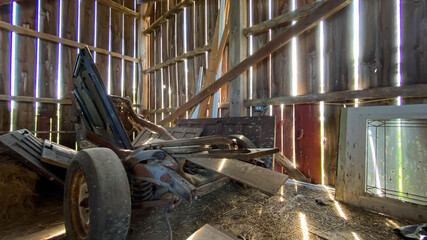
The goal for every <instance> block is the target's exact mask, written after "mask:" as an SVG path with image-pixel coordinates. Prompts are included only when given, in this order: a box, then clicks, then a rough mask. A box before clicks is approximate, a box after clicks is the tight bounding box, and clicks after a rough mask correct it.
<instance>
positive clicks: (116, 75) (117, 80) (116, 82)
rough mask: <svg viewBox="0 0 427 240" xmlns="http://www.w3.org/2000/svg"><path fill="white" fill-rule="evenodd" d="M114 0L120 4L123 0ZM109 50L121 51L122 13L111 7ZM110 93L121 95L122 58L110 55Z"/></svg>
mask: <svg viewBox="0 0 427 240" xmlns="http://www.w3.org/2000/svg"><path fill="white" fill-rule="evenodd" d="M114 2H116V3H119V4H122V3H123V0H114ZM110 11H111V16H110V18H111V39H110V41H111V51H112V52H116V53H121V52H122V36H123V17H122V13H120V12H118V11H116V10H114V9H111V10H110ZM110 64H111V65H110V67H111V68H110V94H112V95H117V96H122V91H123V89H122V71H123V69H122V60H121V59H119V58H115V57H111V63H110Z"/></svg>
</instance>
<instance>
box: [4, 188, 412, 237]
mask: <svg viewBox="0 0 427 240" xmlns="http://www.w3.org/2000/svg"><path fill="white" fill-rule="evenodd" d="M330 193H331V191H330V190H329V191H327V190H326V189H325V188H324V187H322V186H317V185H307V184H301V183H297V184H294V182H293V181H288V182H287V184H286V185H285V187H284V190H283V196H284V197H282V198H281V197H280V196H273V197H268V196H266V195H264V194H262V193H260V192H259V191H257V190H255V189H250V188H248V189H245V188H243V187H242V186H240V185H238V184H236V183H229V184H227V185H226V186H225V187H223V188H221V189H220V190H218V191H216V192H214V193H211V194H208V195H206V196H204V197H202V198H200V199H198V200H196V201H194V202H193V203H192V204H191V205H190V206H188V205H187V204H182V205H180V206H178V207H177V208H176V209H175V211H173V212H172V213H170V214H168V218H169V221H170V224H171V227H172V234H173V238H174V239H186V238H187V237H189V236H190V235H191V234H192V233H193V232H195V231H196V230H197V229H199V228H200V227H202V226H203V225H205V224H206V223H208V224H210V225H211V226H213V227H215V228H218V229H220V230H222V231H226V232H228V233H231V234H232V235H234V236H236V238H237V239H304V234H307V236H308V237H309V239H356V240H357V239H390V240H391V239H400V238H399V237H398V236H397V235H396V234H395V233H394V232H393V228H395V227H396V226H403V225H408V224H410V222H405V221H400V220H396V219H392V218H389V217H386V216H382V215H379V214H375V213H371V212H368V211H365V210H362V209H359V208H352V207H349V206H346V205H343V204H339V203H336V202H334V201H333V200H332V199H331V197H332V196H333V193H332V194H330ZM316 200H317V202H316ZM61 203H62V202H61V196H59V195H56V196H55V195H52V194H51V196H50V203H49V205H47V206H46V205H45V206H43V207H42V208H37V209H36V211H35V213H34V214H32V215H30V216H23V217H22V218H20V219H18V220H16V221H14V222H12V223H9V224H2V226H1V227H0V232H1V233H2V234H1V237H0V239H65V235H64V234H63V221H62V207H61ZM337 206H339V208H341V210H342V214H340V212H339V210H338V208H337ZM304 219H305V222H306V226H307V228H304V221H302V220H304ZM302 226H303V227H302ZM167 229H168V228H167V225H166V221H165V215H164V209H157V210H152V211H148V212H135V211H134V212H133V216H132V224H131V228H130V231H129V234H128V239H167V238H168V234H169V233H168V230H167ZM303 229H306V231H303Z"/></svg>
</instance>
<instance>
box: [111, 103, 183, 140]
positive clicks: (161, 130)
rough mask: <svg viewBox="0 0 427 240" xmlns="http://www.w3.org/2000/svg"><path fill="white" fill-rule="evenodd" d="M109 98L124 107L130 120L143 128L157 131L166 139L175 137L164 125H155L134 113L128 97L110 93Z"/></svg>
mask: <svg viewBox="0 0 427 240" xmlns="http://www.w3.org/2000/svg"><path fill="white" fill-rule="evenodd" d="M110 97H111V99H112V100H113V103H114V105H116V106H120V107H124V108H126V110H127V111H128V113H129V116H130V117H131V118H132V120H133V121H134V122H136V123H138V124H139V125H140V126H141V127H143V128H148V129H150V130H152V131H154V132H157V133H159V134H161V135H162V136H164V137H165V138H166V139H169V140H173V139H175V137H174V136H172V134H170V133H169V132H168V131H167V130H166V129H165V128H164V127H162V126H160V125H157V124H155V123H152V122H150V121H148V120H146V119H144V118H143V117H142V116H141V115H139V114H136V113H135V112H134V111H133V109H132V103H131V102H130V100H129V99H127V98H123V97H119V96H114V95H110Z"/></svg>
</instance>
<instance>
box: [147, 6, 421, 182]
mask: <svg viewBox="0 0 427 240" xmlns="http://www.w3.org/2000/svg"><path fill="white" fill-rule="evenodd" d="M169 2H173V1H169ZM216 2H217V1H214V0H212V1H207V3H208V4H207V5H206V4H205V2H204V1H196V2H195V3H193V5H190V6H188V7H187V9H186V21H185V22H186V24H187V28H186V29H187V31H189V32H187V34H190V36H193V38H191V37H188V36H187V41H186V43H187V45H186V46H187V48H186V49H184V43H183V39H184V36H183V34H184V33H183V32H184V31H183V29H184V28H183V24H184V19H183V14H184V13H183V11H181V12H179V13H178V14H177V15H176V16H175V17H174V18H172V19H169V22H168V24H169V26H171V25H173V24H176V29H171V28H169V31H168V34H169V35H168V38H172V39H175V43H172V44H170V46H171V50H170V52H169V53H170V54H169V56H168V57H169V59H170V58H172V57H174V56H179V55H181V54H182V53H184V52H185V51H191V50H192V49H194V48H197V47H202V46H204V45H205V44H206V43H209V42H210V40H211V35H212V32H213V31H212V29H213V27H214V20H215V19H216V18H215V15H216V14H217V13H215V11H214V9H217V5H216V4H217V3H216ZM292 2H295V4H296V6H295V7H296V8H300V7H302V6H304V5H306V4H311V3H313V2H314V0H277V1H266V0H248V4H247V6H248V9H247V11H248V14H247V15H248V18H249V19H248V23H251V24H252V25H253V24H257V23H259V22H262V21H265V20H268V19H269V18H272V17H276V16H279V15H282V14H284V13H287V12H289V11H291V6H292ZM356 3H359V24H358V25H359V28H358V31H359V45H358V46H357V47H355V46H356V45H355V44H356V42H355V41H354V37H353V36H354V34H355V33H356V32H357V31H356V30H355V28H354V26H357V24H354V19H355V18H354V9H355V4H356ZM169 4H170V6H172V5H173V4H174V3H172V5H171V3H169ZM269 4H271V6H270V5H269ZM213 5H215V8H212V6H213ZM250 6H251V7H250ZM400 8H401V12H400V14H399V13H398V12H397V5H396V1H372V0H355V1H353V3H352V4H350V5H349V6H347V7H345V8H344V9H342V10H341V11H339V12H338V13H336V14H334V15H333V16H331V17H330V18H328V19H327V20H325V21H324V22H323V23H322V24H323V39H321V37H322V36H321V34H320V31H321V27H320V25H317V26H315V27H314V28H313V29H311V30H309V31H307V32H305V33H303V34H302V35H301V36H299V37H297V38H296V39H295V44H296V53H297V54H296V59H293V58H292V45H293V43H290V44H287V45H286V46H284V47H282V48H280V49H279V50H278V51H276V52H274V53H273V54H271V56H269V57H267V58H266V59H264V60H262V61H261V62H259V63H257V64H256V65H254V66H252V74H250V77H249V78H248V81H249V82H248V89H247V93H248V98H251V99H262V98H270V97H280V96H290V95H293V91H292V88H293V83H292V79H293V78H294V77H296V79H297V88H296V90H297V91H296V94H297V95H303V94H310V93H322V92H333V91H343V90H353V89H367V88H375V87H384V86H396V85H397V79H398V76H399V73H400V76H401V84H402V85H409V84H417V83H425V82H426V81H427V70H426V68H425V66H426V60H425V57H424V54H425V52H426V50H427V41H426V36H427V32H426V31H427V28H426V27H425V26H427V3H426V1H424V0H423V1H410V0H401V4H400ZM191 14H193V16H192V15H191ZM231 14H233V13H231ZM251 14H252V15H251ZM398 19H400V24H401V26H400V29H401V32H400V36H401V39H400V41H401V45H400V46H397V40H396V36H397V33H398V31H397V27H396V26H397V25H396V23H397V22H398V21H397V20H398ZM285 28H286V26H283V27H279V28H275V29H271V31H270V32H265V33H261V34H258V35H254V36H252V37H250V39H252V40H251V41H252V46H250V44H248V46H249V48H248V55H249V54H250V52H251V51H252V52H254V51H256V50H257V49H259V48H260V47H262V46H263V45H264V44H265V43H266V42H268V41H269V39H270V38H274V37H275V36H276V35H278V34H279V33H281V32H282V31H283V30H284V29H285ZM159 29H160V28H159ZM191 31H194V33H192V34H193V35H191ZM153 34H154V33H151V35H153ZM206 36H207V38H206ZM154 37H155V36H154ZM320 40H323V41H322V42H323V46H321V45H320V44H321V41H320ZM151 41H156V40H155V39H154V38H151ZM157 41H158V40H157ZM152 44H154V42H152ZM251 48H252V49H251ZM226 49H227V48H226ZM321 49H323V52H321ZM355 49H357V51H358V54H359V58H358V59H355V55H354V50H355ZM156 51H158V49H156V48H155V50H154V52H156ZM322 53H323V54H322ZM399 53H400V56H401V58H400V59H401V60H400V63H397V59H398V56H399ZM173 54H175V55H173ZM161 60H162V61H166V60H167V59H164V58H163V59H161ZM206 61H207V58H206V55H199V56H196V57H195V58H192V59H188V60H187V61H186V62H187V69H188V72H187V74H186V73H185V63H184V62H179V63H177V64H175V65H172V66H170V67H169V68H168V70H169V72H168V74H169V78H170V91H171V93H172V95H173V96H174V97H172V99H171V100H172V104H171V105H170V106H165V108H168V107H178V106H180V105H182V104H183V103H184V102H185V101H187V100H188V99H190V98H191V97H192V96H194V90H195V87H196V86H197V85H196V84H197V75H198V71H199V67H200V66H206ZM150 62H151V63H152V64H151V66H154V65H156V64H158V63H160V62H159V61H158V58H155V56H153V55H151V57H150ZM321 63H323V69H321ZM193 66H194V67H193ZM294 66H296V68H294ZM356 67H358V68H356ZM228 69H229V66H228V52H227V50H226V52H225V55H224V64H223V66H222V71H223V72H225V71H227V70H228ZM356 71H357V72H356ZM322 74H323V75H322ZM154 76H155V74H153V73H152V74H150V77H154ZM163 77H164V75H163ZM356 77H358V78H357V79H356ZM322 79H324V80H323V83H322V82H321V80H322ZM160 81H161V80H159V79H155V81H152V84H158V83H159V82H160ZM356 83H357V85H356ZM174 84H176V85H174ZM154 86H155V85H154ZM155 89H156V87H154V88H153V90H155ZM153 94H154V95H155V91H151V95H153ZM228 94H229V90H228V87H227V86H225V87H223V88H222V89H221V98H220V102H222V103H226V102H228V97H229V96H228ZM151 98H152V99H155V98H153V97H151ZM175 98H176V100H175ZM420 102H425V99H403V100H402V103H403V104H409V103H420ZM354 104H355V101H347V102H336V103H325V104H324V106H323V107H322V109H321V103H316V104H298V105H282V106H271V107H270V106H267V111H266V112H264V113H258V112H254V111H253V109H249V110H248V114H250V115H254V116H255V115H262V114H266V115H273V116H276V129H277V132H276V138H275V139H276V146H277V147H278V148H279V149H280V150H281V152H283V154H284V155H285V156H287V157H288V158H289V159H290V160H291V161H295V162H296V165H297V167H298V168H300V169H301V170H302V172H304V173H305V174H306V175H307V176H308V177H309V178H311V179H312V181H313V182H315V183H322V180H323V182H324V183H325V184H328V185H334V184H335V175H336V166H337V154H338V134H339V114H340V109H341V108H342V107H344V106H354ZM386 104H396V100H395V99H389V100H377V101H374V102H372V101H359V106H368V105H386ZM160 106H161V105H159V103H155V104H151V105H150V109H151V110H160V108H161V107H160ZM150 109H149V110H150ZM227 112H228V110H227V109H221V112H220V114H221V116H223V117H224V116H227ZM167 114H168V112H167ZM153 116H154V113H153V111H151V114H150V116H149V118H150V119H154V117H153ZM164 116H166V114H165V115H164ZM164 116H163V117H164ZM157 117H159V111H157ZM184 117H185V116H184ZM322 119H323V126H324V136H323V139H322V136H321V130H322V128H321V126H322ZM158 120H159V119H158V118H157V121H158ZM322 148H323V151H322ZM322 154H323V159H324V163H323V169H324V170H325V171H324V172H325V174H324V176H322V174H321V169H322V165H321V161H322V160H321V159H322ZM275 169H276V170H277V171H282V169H281V168H280V167H278V166H276V168H275Z"/></svg>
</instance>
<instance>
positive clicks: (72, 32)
mask: <svg viewBox="0 0 427 240" xmlns="http://www.w3.org/2000/svg"><path fill="white" fill-rule="evenodd" d="M77 1H78V0H71V1H67V2H64V4H63V6H62V14H63V15H62V16H63V21H62V29H63V33H62V35H63V36H62V37H63V38H67V39H70V40H74V41H76V40H77V18H76V16H77ZM76 57H77V49H76V48H72V47H68V46H62V56H61V66H59V67H60V69H59V71H61V74H62V85H61V91H62V96H61V97H62V98H63V99H71V98H73V97H74V96H73V94H72V91H73V89H74V88H73V83H74V80H73V78H72V75H73V70H74V64H75V61H76V60H75V59H76ZM60 113H61V115H60V130H61V131H74V126H75V122H76V114H75V113H74V108H73V106H71V105H60ZM75 142H76V136H75V134H74V133H62V134H60V137H59V143H60V144H62V145H64V146H67V147H71V148H74V147H75Z"/></svg>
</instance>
